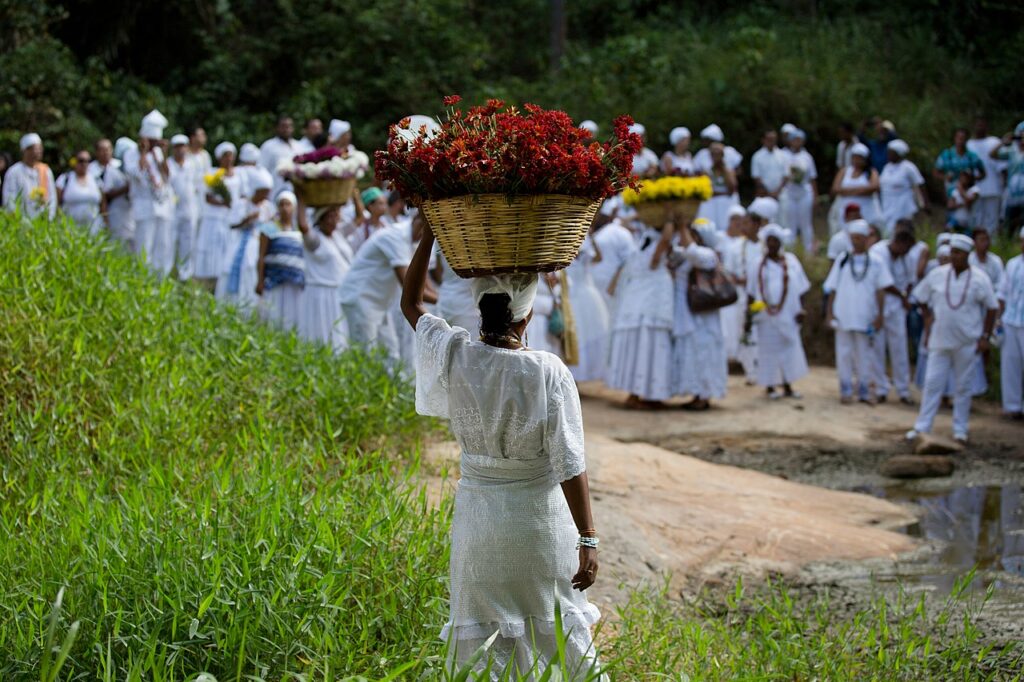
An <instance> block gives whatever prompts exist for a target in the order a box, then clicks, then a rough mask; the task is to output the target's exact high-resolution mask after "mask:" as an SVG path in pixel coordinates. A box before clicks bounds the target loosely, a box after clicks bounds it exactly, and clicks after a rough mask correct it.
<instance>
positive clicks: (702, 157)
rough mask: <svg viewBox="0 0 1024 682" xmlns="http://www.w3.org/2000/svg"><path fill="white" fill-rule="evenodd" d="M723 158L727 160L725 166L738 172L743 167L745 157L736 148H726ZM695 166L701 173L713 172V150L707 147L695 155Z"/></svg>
mask: <svg viewBox="0 0 1024 682" xmlns="http://www.w3.org/2000/svg"><path fill="white" fill-rule="evenodd" d="M722 158H723V159H724V160H725V165H726V166H728V167H729V168H731V169H732V170H736V169H737V168H739V167H740V166H741V165H743V155H742V154H740V153H739V152H738V151H736V148H735V147H729V146H726V148H725V150H724V153H723V156H722ZM693 165H694V167H695V168H696V169H697V171H698V172H700V173H710V172H711V150H710V149H708V148H707V147H704V148H703V149H701V150H699V151H698V152H697V153H696V154H694V155H693Z"/></svg>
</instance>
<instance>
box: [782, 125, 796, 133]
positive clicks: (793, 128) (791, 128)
mask: <svg viewBox="0 0 1024 682" xmlns="http://www.w3.org/2000/svg"><path fill="white" fill-rule="evenodd" d="M796 129H797V127H796V126H795V125H793V124H792V123H783V124H782V127H781V128H779V131H780V132H782V133H784V134H786V135H792V134H793V132H794V131H796Z"/></svg>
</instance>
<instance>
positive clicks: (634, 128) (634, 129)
mask: <svg viewBox="0 0 1024 682" xmlns="http://www.w3.org/2000/svg"><path fill="white" fill-rule="evenodd" d="M629 132H631V133H633V134H634V135H641V136H643V135H646V134H647V128H646V127H645V126H644V124H643V123H634V124H633V125H631V126H629Z"/></svg>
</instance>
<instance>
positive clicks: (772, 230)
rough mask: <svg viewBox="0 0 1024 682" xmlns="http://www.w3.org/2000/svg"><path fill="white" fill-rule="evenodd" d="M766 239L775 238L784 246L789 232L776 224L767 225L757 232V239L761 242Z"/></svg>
mask: <svg viewBox="0 0 1024 682" xmlns="http://www.w3.org/2000/svg"><path fill="white" fill-rule="evenodd" d="M768 237H775V238H776V239H778V240H779V241H780V242H782V243H783V244H785V243H786V242H787V241H789V230H787V229H786V228H784V227H782V226H781V225H779V224H777V223H768V224H767V225H765V226H764V227H762V228H761V229H760V230H759V231H758V233H757V238H758V239H760V240H761V241H767V239H768Z"/></svg>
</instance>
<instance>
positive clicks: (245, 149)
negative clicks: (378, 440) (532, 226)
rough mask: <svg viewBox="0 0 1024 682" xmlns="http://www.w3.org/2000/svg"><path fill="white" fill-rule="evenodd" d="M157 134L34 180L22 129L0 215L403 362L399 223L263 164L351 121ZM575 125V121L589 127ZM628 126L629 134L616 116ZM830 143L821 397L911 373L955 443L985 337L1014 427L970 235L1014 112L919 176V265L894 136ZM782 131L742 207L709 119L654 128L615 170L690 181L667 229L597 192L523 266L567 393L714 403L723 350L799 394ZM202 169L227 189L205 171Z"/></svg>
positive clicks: (795, 191)
mask: <svg viewBox="0 0 1024 682" xmlns="http://www.w3.org/2000/svg"><path fill="white" fill-rule="evenodd" d="M167 125H168V122H167V120H166V119H165V118H164V117H163V116H162V115H161V114H160V113H159V112H157V111H153V112H151V113H150V114H148V115H147V116H146V117H145V118H144V119H143V120H142V125H141V127H140V130H139V135H138V140H137V141H135V140H131V139H128V138H120V139H118V140H116V141H115V142H113V143H112V142H111V141H110V140H106V139H103V140H100V141H98V142H97V143H96V145H95V158H93V157H92V155H91V154H90V153H89V152H88V151H87V150H81V151H80V152H78V153H77V154H76V155H75V157H74V162H73V164H72V167H71V168H70V170H68V171H67V172H65V173H63V174H62V175H60V176H59V177H56V178H55V177H54V175H53V173H52V171H51V170H50V169H49V167H48V166H46V164H44V163H43V162H42V155H43V147H42V140H41V139H40V137H39V136H38V135H36V134H34V133H30V134H27V135H25V136H24V137H23V138H22V140H21V153H22V158H21V161H19V162H18V163H15V164H14V165H12V166H11V167H10V168H9V169H7V170H6V173H5V174H4V176H3V187H2V195H3V206H4V208H5V209H7V210H9V211H20V212H21V213H22V214H23V215H25V216H27V217H29V218H32V217H35V216H38V215H41V214H42V215H49V216H50V217H51V218H52V217H55V216H56V215H57V213H58V211H61V212H63V213H64V214H65V215H66V216H67V217H68V219H69V220H70V221H72V222H73V223H75V224H77V225H79V226H81V228H82V229H84V230H88V231H89V232H91V233H94V234H98V233H105V234H107V235H109V237H110V238H112V239H114V240H117V241H119V242H122V243H123V244H124V245H125V247H126V248H128V249H129V250H131V251H132V252H134V253H137V254H139V256H140V257H141V258H144V259H145V261H146V262H147V263H148V265H149V266H150V267H151V268H152V269H153V270H154V271H155V272H156V273H157V274H158V275H159V276H162V277H167V276H172V275H174V276H176V277H178V278H179V279H181V280H182V281H186V280H193V281H195V282H197V283H198V284H199V285H201V286H203V287H206V288H207V289H209V290H210V291H211V292H212V293H213V294H214V295H215V296H216V297H217V299H218V300H220V301H223V302H224V303H225V304H228V305H230V306H232V307H234V308H235V309H237V310H239V311H241V312H242V313H243V314H247V315H256V316H259V317H261V318H262V319H264V320H266V321H268V322H269V323H271V324H274V325H277V326H278V327H280V328H282V329H285V330H295V331H296V332H297V333H298V334H299V335H300V336H302V337H303V338H305V339H308V340H309V341H312V342H315V343H321V344H325V345H328V346H330V347H332V348H334V349H336V350H342V349H344V348H346V347H348V346H350V345H360V346H366V347H379V348H381V349H383V352H385V353H386V355H387V357H388V358H390V360H391V361H393V362H394V363H395V364H396V365H401V366H403V367H405V368H406V369H407V370H409V371H411V368H412V366H413V364H414V362H413V360H414V357H415V348H414V344H415V339H414V335H413V333H412V332H411V331H410V330H409V329H407V327H406V325H402V324H399V323H398V321H399V320H400V319H401V313H400V311H399V309H398V305H399V298H400V292H401V287H402V283H403V280H404V277H405V273H406V268H407V267H408V266H409V263H410V261H411V259H412V256H413V252H414V250H415V245H416V244H417V242H418V241H419V239H420V236H421V235H422V234H423V230H424V228H425V225H424V223H423V220H422V217H421V216H420V215H419V214H418V212H417V211H416V210H415V209H414V208H412V207H409V206H407V205H406V203H405V201H404V200H403V198H402V197H401V196H399V195H398V194H397V193H396V192H393V191H388V189H387V188H384V187H378V186H371V187H368V188H367V189H364V190H363V191H361V192H355V193H354V195H353V197H352V199H351V200H350V201H349V202H348V203H346V204H345V205H343V206H334V207H328V208H320V209H316V210H313V209H306V208H305V207H303V206H302V205H301V203H300V202H299V200H298V199H297V198H296V195H295V194H294V193H293V192H292V191H291V188H290V186H289V185H288V183H287V182H286V181H285V180H284V179H283V178H282V177H281V176H280V175H278V174H276V172H275V171H276V169H277V167H278V165H279V163H280V162H281V161H282V160H284V159H289V158H291V157H294V156H296V155H299V154H303V153H306V152H309V151H312V150H314V149H316V148H319V147H322V146H324V145H325V144H329V145H332V146H335V147H338V148H341V149H349V150H352V149H354V147H353V146H352V130H351V126H350V125H349V124H348V123H347V122H345V121H342V120H337V119H335V120H332V121H331V122H330V124H329V126H328V127H327V129H326V130H324V127H323V125H322V123H321V121H320V120H318V119H311V120H309V121H307V122H306V124H305V126H304V130H303V137H302V138H301V139H294V138H293V132H294V131H293V127H294V126H293V122H292V120H291V119H290V118H287V117H282V118H281V119H280V120H278V122H277V126H276V131H275V135H274V136H273V137H271V138H270V139H268V140H266V141H265V142H264V143H263V144H262V145H260V146H258V147H257V146H256V145H255V144H252V143H245V144H242V145H241V147H240V148H236V147H235V145H234V144H233V143H231V142H227V141H224V142H220V143H219V144H217V145H216V146H215V147H214V153H213V155H212V156H211V155H210V154H209V152H208V151H207V139H206V135H205V132H204V131H203V129H202V128H200V127H193V128H190V129H188V130H186V131H185V132H184V133H181V134H176V135H173V136H171V137H170V139H169V140H167V139H165V138H164V130H165V128H166V127H167ZM581 126H582V127H585V128H588V129H589V130H591V131H592V133H594V134H595V135H596V134H597V132H598V131H597V126H596V124H594V123H593V122H592V121H584V122H583V123H582V124H581ZM634 131H635V132H638V133H640V134H641V135H645V133H646V131H645V130H644V128H643V126H642V125H639V124H636V125H635V127H634ZM839 133H840V141H839V143H838V146H837V149H836V169H835V174H834V179H832V181H831V184H830V185H829V187H830V190H829V192H828V194H829V195H831V197H832V198H833V200H832V203H831V208H830V210H829V214H828V224H829V233H830V234H829V240H828V244H827V256H828V258H829V260H830V261H832V266H831V271H830V273H829V275H828V278H827V280H826V281H825V284H824V289H825V293H826V294H827V298H826V300H827V305H826V310H825V311H824V314H825V315H826V316H827V319H828V324H829V326H831V328H832V329H833V330H834V331H835V346H836V358H837V372H838V377H839V393H840V399H841V400H842V401H843V402H844V403H846V402H853V401H860V402H863V403H867V404H872V405H873V404H877V403H878V402H880V401H885V400H886V399H887V398H888V396H889V394H890V392H891V391H892V390H893V389H895V394H896V398H897V399H899V400H900V401H902V402H904V403H907V404H911V403H912V402H913V400H912V395H911V385H912V383H915V381H914V380H912V379H916V383H917V384H918V386H919V387H920V388H921V389H922V398H921V407H920V414H919V418H918V420H917V422H916V424H915V425H914V429H913V430H912V431H911V432H910V433H908V436H909V437H913V436H915V435H916V434H917V433H925V432H929V431H930V430H931V428H932V422H933V420H934V417H935V414H936V412H937V411H938V409H939V406H940V404H941V402H942V401H943V400H944V399H947V398H951V399H952V405H953V415H954V417H953V421H954V427H953V430H954V433H953V435H954V437H955V438H958V439H960V440H964V441H966V439H967V420H968V414H969V411H970V402H971V396H972V395H977V394H978V393H979V392H981V391H984V390H985V388H986V383H985V362H986V361H987V358H988V354H989V347H990V345H992V344H999V345H1001V347H1002V350H1001V373H1000V376H1001V382H1002V396H1003V405H1004V410H1005V412H1006V414H1007V416H1009V417H1013V418H1016V419H1020V418H1022V411H1024V409H1022V390H1024V260H1022V257H1021V256H1016V257H1015V258H1013V259H1012V260H1010V261H1009V262H1008V263H1007V264H1006V265H1005V267H1004V264H1003V263H1002V261H1001V260H1000V259H999V257H998V256H997V255H995V254H994V253H991V252H990V251H989V246H990V243H991V236H992V235H993V234H994V233H995V232H996V231H997V230H999V229H1000V228H1001V227H1002V228H1004V229H1006V230H1008V231H1011V233H1012V232H1016V230H1018V229H1019V227H1020V222H1021V219H1022V218H1024V123H1022V124H1020V125H1018V126H1017V129H1016V130H1015V132H1014V133H1010V134H1007V135H1006V136H1005V137H1004V138H1002V139H1000V138H997V137H994V136H991V135H988V132H987V129H986V127H985V124H984V122H979V123H978V125H977V126H976V128H975V130H974V132H973V135H971V134H970V133H968V131H966V130H963V129H960V130H957V131H956V132H955V134H954V144H953V145H952V146H951V147H950V148H948V149H946V150H944V151H943V152H942V153H941V154H940V155H939V157H938V159H937V160H936V163H935V167H934V173H935V174H936V176H937V177H940V178H941V179H942V180H943V182H944V183H945V187H946V205H945V207H944V208H945V209H946V210H947V211H948V213H947V216H948V220H947V225H948V228H947V229H948V232H945V233H943V234H941V235H939V239H938V244H937V250H936V252H935V253H934V254H932V253H931V249H930V247H929V245H928V244H927V243H926V242H925V241H924V240H921V239H918V238H917V237H915V235H914V222H913V220H914V217H915V215H916V214H917V213H918V211H920V210H922V209H924V208H926V205H927V198H926V197H927V194H926V192H925V187H924V185H925V180H924V176H923V175H922V173H921V172H920V170H919V169H918V168H917V166H915V164H914V163H913V162H912V161H910V160H909V159H908V153H909V145H908V144H907V143H906V142H904V141H903V140H900V139H898V138H897V137H896V135H895V130H894V126H892V124H891V123H889V122H887V121H880V120H878V119H869V120H868V121H867V122H866V124H865V127H864V129H863V130H862V131H861V132H860V133H859V134H855V133H854V130H853V127H852V126H842V127H841V129H840V131H839ZM806 137H807V136H806V134H805V133H804V132H803V131H802V130H800V129H798V128H796V127H795V126H793V125H790V124H786V125H783V126H782V127H781V128H780V129H779V130H778V131H776V130H769V131H766V132H765V133H764V134H763V136H762V146H761V148H760V149H758V150H757V152H756V153H755V154H754V155H753V158H752V159H751V162H750V164H749V173H750V176H751V179H752V180H753V184H754V188H755V194H756V197H755V198H754V199H753V201H751V202H750V204H749V205H748V206H746V207H743V206H742V205H741V204H740V200H739V194H738V186H739V181H738V178H739V176H741V175H742V174H743V173H744V172H747V168H745V167H744V163H743V162H744V159H743V156H742V154H740V152H738V151H737V150H736V149H735V148H734V147H732V146H729V145H728V144H726V140H725V135H724V133H723V131H722V130H721V128H720V127H718V126H717V125H709V126H707V127H706V128H704V129H703V130H702V131H701V132H700V140H701V144H700V148H699V150H697V151H696V152H693V151H691V145H692V143H693V140H692V137H691V134H690V132H689V130H687V129H686V128H683V127H679V128H675V129H673V130H672V131H671V133H670V135H669V149H668V150H667V151H666V152H665V153H664V154H663V155H662V156H661V157H660V158H659V156H658V155H657V154H656V153H655V152H654V151H653V150H651V149H649V148H647V147H645V148H644V149H643V150H642V151H641V152H640V153H639V154H637V156H636V157H635V159H634V173H635V174H636V175H637V176H639V177H640V178H648V177H654V176H658V175H663V174H675V175H707V176H708V177H709V178H710V179H711V184H712V188H713V196H712V197H710V198H709V199H708V200H706V201H704V202H702V203H701V205H700V208H699V211H698V217H697V219H696V220H693V221H692V223H691V221H689V220H676V219H674V218H673V217H672V216H668V219H667V221H666V224H664V225H647V224H644V223H643V222H641V221H640V220H639V219H638V218H637V215H636V212H635V211H634V210H633V209H632V208H631V207H629V206H627V205H626V204H625V202H624V201H623V200H622V197H621V196H620V197H615V198H613V199H611V200H608V201H606V202H605V203H604V205H603V206H602V209H601V212H600V215H599V216H598V218H597V220H596V221H595V223H594V226H593V229H592V231H591V234H590V235H589V236H588V238H587V240H586V241H585V243H584V245H583V248H582V250H581V252H580V255H579V257H578V258H577V260H576V261H575V262H574V263H573V264H572V265H571V266H570V267H569V268H568V269H567V270H566V271H565V272H564V273H560V274H559V275H550V276H542V277H541V279H542V282H541V286H540V291H539V294H538V296H537V299H536V302H535V305H534V309H533V316H532V318H531V320H530V322H529V325H528V328H527V334H528V342H529V345H530V347H531V348H534V349H540V350H548V351H552V352H555V353H559V354H561V352H562V350H563V346H562V344H563V341H564V339H565V338H566V334H565V325H566V324H567V323H568V324H571V325H574V327H575V331H576V335H575V336H576V338H577V339H578V341H577V342H576V343H575V345H574V352H573V353H572V356H573V357H572V360H573V362H574V364H573V365H572V366H571V367H570V369H571V370H572V372H573V375H574V376H575V378H576V379H577V381H604V382H605V383H606V384H607V385H609V386H610V387H612V388H616V389H621V390H623V391H625V392H627V393H628V394H629V399H628V401H627V405H628V406H630V407H634V408H640V409H650V408H657V407H662V406H664V401H666V400H668V399H670V398H672V397H674V396H690V397H691V400H690V401H689V402H687V403H685V404H684V405H683V406H684V407H685V408H687V409H691V410H704V409H707V408H708V407H709V406H710V401H711V400H713V399H718V398H721V397H723V396H724V395H725V391H726V383H727V382H726V378H727V374H728V366H729V363H730V361H734V362H735V363H737V364H738V365H740V366H742V369H743V372H744V373H745V375H746V378H747V380H748V382H750V383H752V384H753V383H756V384H759V385H761V386H763V387H765V390H766V394H767V396H768V398H770V399H779V398H799V397H800V394H799V393H798V391H797V390H796V388H795V386H794V384H795V383H796V382H797V381H799V380H800V378H801V377H803V376H804V375H805V374H806V373H807V371H808V367H807V360H806V357H805V355H804V350H803V344H802V340H801V323H802V322H803V320H804V318H805V316H806V315H807V314H808V311H807V310H806V309H805V306H804V303H803V297H804V295H805V294H806V293H807V292H808V291H809V290H810V288H811V282H810V281H809V279H808V277H807V275H806V274H805V272H804V268H803V266H802V264H801V258H800V257H798V254H799V255H800V256H801V257H804V258H806V257H811V256H812V255H813V254H815V253H816V252H817V251H818V250H819V244H818V241H817V235H816V233H815V230H814V223H813V214H814V206H815V204H816V203H817V200H818V196H819V184H818V181H819V171H818V167H817V165H816V163H815V160H814V158H813V157H812V156H811V155H810V154H809V153H808V151H807V150H806V149H805V148H804V145H805V142H806ZM216 168H220V169H223V173H224V183H225V185H226V186H227V188H228V190H229V193H230V199H226V198H225V197H222V196H219V195H218V194H217V193H215V192H212V191H211V190H210V188H209V187H208V185H207V182H206V181H205V178H206V176H207V175H208V174H209V173H211V171H213V170H214V169H216ZM1020 237H1021V238H1022V240H1024V230H1021V232H1020ZM1022 243H1024V242H1022ZM794 248H795V249H796V253H794V252H793V251H792V250H791V249H794ZM701 273H703V275H702V274H701ZM716 273H717V274H719V275H721V276H723V277H724V279H725V280H726V281H727V282H729V283H731V284H732V285H733V286H734V287H735V290H736V298H735V302H733V303H730V304H723V305H721V306H717V307H711V308H701V309H700V310H696V309H693V308H692V307H691V304H690V297H689V296H688V292H689V290H690V289H691V288H693V287H695V286H700V285H699V283H698V280H699V279H700V277H705V278H709V277H712V276H714V275H715V274H716ZM431 275H432V276H431V278H430V281H429V282H428V286H427V290H426V291H425V293H424V297H425V300H426V301H427V302H428V303H430V304H432V305H433V306H435V307H434V310H435V312H436V313H437V314H438V315H439V316H440V317H443V318H445V319H446V320H448V321H449V322H450V323H451V324H452V325H454V326H460V327H463V328H466V329H469V330H471V331H475V330H476V329H477V328H478V326H479V323H478V319H479V311H478V309H477V306H476V301H475V300H474V297H473V295H472V292H471V290H470V286H469V282H468V281H467V280H462V279H460V278H459V277H457V276H456V275H455V274H454V272H453V271H452V270H451V268H450V267H449V266H448V264H447V263H446V261H445V259H444V256H443V254H441V253H440V251H438V252H437V253H436V258H435V259H434V267H433V270H432V272H431ZM702 281H703V280H702ZM565 304H568V305H567V306H566V305H565ZM570 310H571V313H569V311H570ZM566 313H569V314H566ZM566 318H568V319H566ZM912 347H913V348H915V349H916V351H917V352H916V355H917V368H916V377H912V375H911V363H910V357H911V352H910V351H911V348H912Z"/></svg>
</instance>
